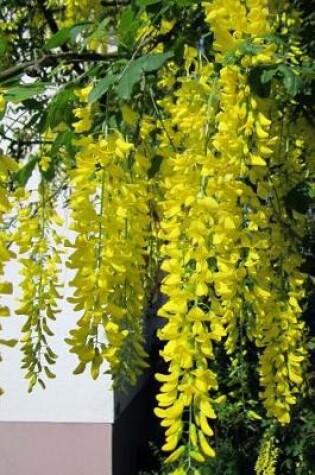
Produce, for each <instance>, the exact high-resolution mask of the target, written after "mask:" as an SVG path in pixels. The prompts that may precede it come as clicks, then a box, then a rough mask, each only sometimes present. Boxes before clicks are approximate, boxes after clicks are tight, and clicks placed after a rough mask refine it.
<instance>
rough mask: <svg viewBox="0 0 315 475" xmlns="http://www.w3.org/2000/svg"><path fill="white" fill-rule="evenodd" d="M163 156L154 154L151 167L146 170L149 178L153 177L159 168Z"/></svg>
mask: <svg viewBox="0 0 315 475" xmlns="http://www.w3.org/2000/svg"><path fill="white" fill-rule="evenodd" d="M163 160H164V158H163V157H162V156H161V155H155V157H153V159H152V164H151V167H150V169H149V171H148V176H149V178H152V177H154V176H155V175H156V174H157V173H158V172H159V170H160V168H161V165H162V162H163Z"/></svg>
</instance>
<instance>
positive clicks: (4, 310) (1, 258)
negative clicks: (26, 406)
mask: <svg viewBox="0 0 315 475" xmlns="http://www.w3.org/2000/svg"><path fill="white" fill-rule="evenodd" d="M17 169H18V165H17V163H16V162H15V161H14V160H13V159H12V158H10V157H8V156H6V155H3V154H1V157H0V276H1V281H0V295H7V294H11V293H12V291H13V286H12V284H11V282H7V281H5V280H3V276H4V270H5V264H6V263H7V262H8V261H9V260H10V259H12V257H14V253H13V252H12V251H10V249H9V248H8V241H9V238H10V236H9V235H8V232H7V229H6V227H7V226H6V215H8V214H9V213H10V211H11V208H12V205H11V203H10V196H9V193H8V191H7V187H8V182H9V179H10V174H11V173H12V172H15V171H17ZM8 316H10V309H9V308H8V306H7V305H3V303H2V302H1V305H0V318H1V317H8ZM1 330H2V325H1V324H0V331H1ZM13 344H14V342H13V340H9V341H8V340H4V339H0V345H8V346H12V345H13ZM1 358H2V357H1V354H0V361H1ZM2 393H3V389H2V388H1V387H0V395H1V394H2Z"/></svg>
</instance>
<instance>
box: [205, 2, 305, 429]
mask: <svg viewBox="0 0 315 475" xmlns="http://www.w3.org/2000/svg"><path fill="white" fill-rule="evenodd" d="M266 5H267V3H266V2H265V1H262V2H261V1H255V2H247V10H245V7H242V6H241V5H240V9H237V12H236V13H235V15H236V17H237V19H238V21H236V20H235V16H234V11H233V15H232V10H229V11H227V10H225V8H224V7H223V5H222V2H220V1H214V2H212V3H211V4H205V9H206V13H207V20H208V21H209V23H210V25H211V27H212V28H213V30H214V33H215V38H217V37H218V38H219V41H217V42H215V45H216V50H217V52H218V56H217V61H219V62H223V64H224V63H225V62H227V60H226V57H227V56H226V55H227V53H228V52H229V53H230V51H229V50H230V48H232V52H233V54H234V55H235V56H234V59H233V60H232V59H231V60H229V61H228V62H232V63H234V64H231V65H226V66H224V65H223V67H222V69H221V72H220V86H221V95H220V109H221V112H220V113H219V114H218V116H217V132H216V134H215V135H214V137H213V145H214V147H215V149H216V150H217V154H218V158H220V159H221V167H220V172H219V173H220V175H221V180H222V183H223V186H222V189H221V193H220V211H221V213H222V220H224V222H223V221H222V223H221V225H223V226H221V228H219V229H218V230H217V232H218V235H215V238H214V244H215V245H216V244H218V243H220V247H217V249H216V253H215V255H216V258H217V265H218V270H219V272H218V273H216V275H215V276H214V280H215V286H216V293H217V294H218V295H219V296H220V300H221V305H222V307H223V308H224V309H225V311H224V314H223V316H224V319H225V323H226V325H227V333H228V338H227V341H226V348H227V352H228V353H229V354H231V355H234V354H235V353H237V352H238V348H241V350H242V344H241V340H240V337H241V334H243V331H244V329H245V330H246V333H247V337H248V338H249V339H250V340H252V339H254V340H255V342H256V345H257V346H258V347H259V348H263V352H262V353H261V356H260V381H261V384H262V386H263V391H262V392H261V397H262V398H263V399H264V404H265V407H266V409H267V413H268V415H269V416H270V417H275V418H276V419H277V420H278V421H279V422H281V423H286V422H289V420H290V417H289V408H290V404H294V403H295V401H296V398H295V397H294V396H293V394H294V393H295V392H296V391H297V387H298V386H299V385H300V384H301V382H302V377H301V366H299V363H301V362H302V361H303V359H304V357H305V351H304V349H303V324H302V322H301V321H299V316H300V315H301V308H300V307H299V304H298V301H299V300H300V299H301V298H302V297H303V295H304V294H303V290H302V285H303V283H304V279H303V276H302V275H301V273H300V272H299V270H298V269H299V266H300V264H301V258H300V257H299V250H298V244H296V243H295V242H294V240H292V236H291V235H290V232H289V231H288V232H285V228H284V225H283V222H285V221H286V219H287V215H286V213H285V207H284V202H283V197H284V195H285V192H286V191H287V190H288V188H287V173H286V172H285V171H283V170H285V169H288V168H289V169H290V171H291V173H292V171H293V170H294V169H296V168H298V169H299V171H300V169H301V165H300V163H299V162H300V160H299V158H298V157H297V155H296V153H295V154H294V156H293V155H291V154H290V153H288V154H287V156H285V154H283V150H282V148H281V140H282V137H279V126H278V122H279V121H278V120H277V118H276V119H275V120H274V117H273V115H272V114H271V116H270V118H268V116H267V113H266V111H265V109H266V107H265V106H264V101H263V100H262V99H259V100H257V99H256V98H255V95H254V94H253V93H252V91H251V88H250V84H249V72H250V68H251V67H252V66H254V67H256V66H257V65H260V66H263V65H264V64H270V63H273V62H274V60H273V54H274V52H275V50H276V45H273V44H265V40H264V39H263V38H262V37H261V35H263V34H265V35H266V34H267V33H268V32H269V31H270V27H269V25H268V21H267V19H268V14H267V13H268V12H267V10H266ZM228 12H231V13H228ZM256 17H257V19H258V20H259V21H258V23H257V22H256V21H254V18H256ZM232 19H233V21H235V25H236V28H235V33H234V34H233V35H231V33H230V32H229V31H227V29H230V28H231V21H232ZM221 20H222V21H221ZM266 21H267V22H266ZM248 34H250V35H251V39H248ZM245 35H246V41H247V42H248V41H250V43H251V44H252V45H256V46H258V47H259V49H258V50H255V49H254V50H251V51H250V53H247V50H246V48H245V47H243V45H244V38H245ZM226 37H228V38H229V45H230V46H228V47H227V46H226V45H227V44H226V42H225V41H223V40H222V41H221V40H220V38H223V39H224V38H226ZM253 51H255V53H254V54H253ZM236 58H238V59H236ZM275 61H276V62H277V61H278V59H276V60H275ZM266 102H267V101H266ZM269 107H270V106H269ZM269 114H270V112H269ZM279 144H280V146H279ZM290 157H291V158H290ZM287 159H289V161H288V160H287ZM285 162H286V163H285ZM225 166H226V168H225ZM274 170H276V171H274ZM279 170H280V171H279ZM233 188H234V190H233ZM279 190H282V191H280V192H279ZM233 195H234V196H233ZM275 215H276V217H275ZM223 216H225V217H223ZM228 236H229V237H230V239H229V240H228V241H227V237H228ZM225 243H227V244H228V245H225ZM222 278H223V280H222ZM292 296H293V299H292ZM232 360H233V356H232ZM275 375H276V376H275Z"/></svg>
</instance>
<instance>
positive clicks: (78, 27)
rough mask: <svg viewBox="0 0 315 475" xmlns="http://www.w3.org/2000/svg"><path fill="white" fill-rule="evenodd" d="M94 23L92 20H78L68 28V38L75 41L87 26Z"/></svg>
mask: <svg viewBox="0 0 315 475" xmlns="http://www.w3.org/2000/svg"><path fill="white" fill-rule="evenodd" d="M91 25H94V22H93V21H80V22H79V23H77V24H75V25H73V26H72V27H71V28H70V40H71V41H76V39H77V36H78V35H80V34H81V33H82V32H83V31H85V30H86V29H87V28H88V27H89V26H91Z"/></svg>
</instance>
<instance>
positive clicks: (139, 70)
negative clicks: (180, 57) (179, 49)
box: [116, 51, 174, 100]
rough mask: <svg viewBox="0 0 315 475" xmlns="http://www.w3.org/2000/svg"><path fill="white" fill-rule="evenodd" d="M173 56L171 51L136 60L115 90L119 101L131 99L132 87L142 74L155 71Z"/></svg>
mask: <svg viewBox="0 0 315 475" xmlns="http://www.w3.org/2000/svg"><path fill="white" fill-rule="evenodd" d="M173 56H174V53H173V52H172V51H168V52H166V53H157V54H148V55H146V56H143V57H142V58H138V59H136V60H135V61H134V62H132V63H131V64H130V66H128V67H127V69H126V71H125V72H124V74H123V76H122V78H121V79H120V81H119V84H118V86H117V88H116V90H117V94H118V96H119V97H120V98H121V99H124V100H126V99H129V98H130V97H131V94H132V91H133V88H134V86H135V85H136V84H137V83H138V82H139V81H140V79H141V76H142V74H143V73H145V72H146V73H149V72H153V71H157V70H158V69H160V68H161V67H162V66H163V64H164V63H165V62H166V61H167V60H168V59H170V58H172V57H173Z"/></svg>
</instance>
